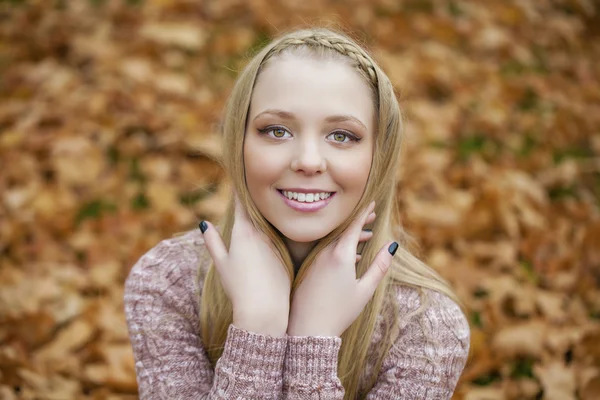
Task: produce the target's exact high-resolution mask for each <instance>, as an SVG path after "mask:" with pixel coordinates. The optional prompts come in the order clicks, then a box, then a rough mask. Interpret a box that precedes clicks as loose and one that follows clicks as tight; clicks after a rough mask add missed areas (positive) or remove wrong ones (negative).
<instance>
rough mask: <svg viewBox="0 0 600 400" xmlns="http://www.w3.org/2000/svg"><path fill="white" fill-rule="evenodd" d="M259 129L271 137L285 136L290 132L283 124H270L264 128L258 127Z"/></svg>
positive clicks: (279, 137)
mask: <svg viewBox="0 0 600 400" xmlns="http://www.w3.org/2000/svg"><path fill="white" fill-rule="evenodd" d="M258 131H259V132H260V133H262V134H267V135H269V136H270V137H273V138H277V139H281V138H283V137H285V134H286V133H289V132H288V130H287V129H285V128H283V127H281V126H268V127H266V128H263V129H258Z"/></svg>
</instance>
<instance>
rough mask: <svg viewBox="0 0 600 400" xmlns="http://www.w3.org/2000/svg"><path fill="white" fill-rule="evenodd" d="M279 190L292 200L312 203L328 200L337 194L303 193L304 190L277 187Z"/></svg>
mask: <svg viewBox="0 0 600 400" xmlns="http://www.w3.org/2000/svg"><path fill="white" fill-rule="evenodd" d="M277 191H278V192H279V193H280V194H281V195H282V196H283V197H285V198H287V199H288V200H290V201H294V202H298V203H305V204H311V203H316V202H320V201H324V200H327V199H328V198H330V197H331V196H333V195H334V194H335V192H314V193H302V192H293V191H287V190H281V189H277Z"/></svg>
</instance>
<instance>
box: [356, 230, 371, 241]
mask: <svg viewBox="0 0 600 400" xmlns="http://www.w3.org/2000/svg"><path fill="white" fill-rule="evenodd" d="M372 237H373V231H372V230H370V229H363V230H362V231H361V232H360V236H359V237H358V242H359V243H360V242H366V241H367V240H369V239H371V238H372Z"/></svg>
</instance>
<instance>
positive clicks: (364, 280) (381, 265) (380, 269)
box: [358, 242, 398, 304]
mask: <svg viewBox="0 0 600 400" xmlns="http://www.w3.org/2000/svg"><path fill="white" fill-rule="evenodd" d="M396 250H398V243H397V242H391V243H388V245H386V246H383V248H382V249H381V250H379V253H377V255H376V256H375V259H374V260H373V263H372V264H371V266H370V267H369V269H367V272H365V273H364V275H363V276H362V277H361V278H360V279H359V280H358V287H359V288H360V290H361V292H362V295H363V296H362V297H363V300H364V303H365V304H366V303H367V302H368V301H369V299H371V297H372V296H373V293H375V289H377V286H378V285H379V282H381V280H382V279H383V278H384V277H385V275H386V274H387V272H388V270H389V269H390V266H391V265H392V257H393V256H394V254H396Z"/></svg>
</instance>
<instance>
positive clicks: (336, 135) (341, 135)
mask: <svg viewBox="0 0 600 400" xmlns="http://www.w3.org/2000/svg"><path fill="white" fill-rule="evenodd" d="M329 136H332V137H333V141H334V142H337V143H348V142H350V141H352V142H358V141H359V140H360V139H359V138H357V137H356V136H354V135H351V134H350V133H346V132H342V131H336V132H333V133H331V134H329ZM346 139H349V140H346Z"/></svg>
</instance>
